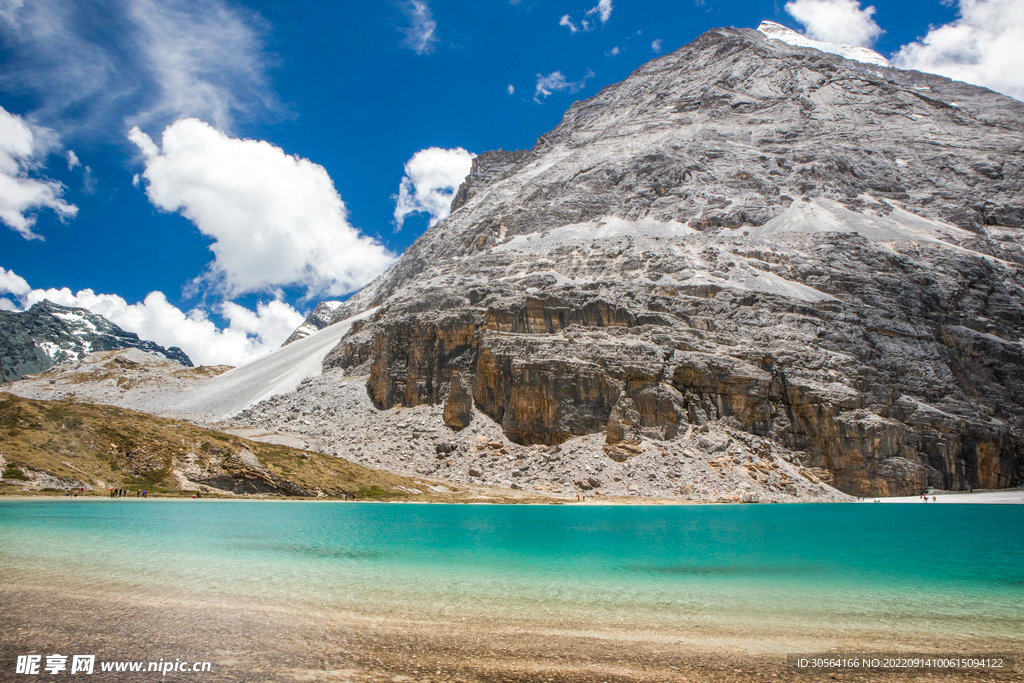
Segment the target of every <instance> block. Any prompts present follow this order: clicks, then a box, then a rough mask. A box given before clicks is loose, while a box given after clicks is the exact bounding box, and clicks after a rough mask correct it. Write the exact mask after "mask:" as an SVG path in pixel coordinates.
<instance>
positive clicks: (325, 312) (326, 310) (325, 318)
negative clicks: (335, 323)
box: [281, 301, 341, 346]
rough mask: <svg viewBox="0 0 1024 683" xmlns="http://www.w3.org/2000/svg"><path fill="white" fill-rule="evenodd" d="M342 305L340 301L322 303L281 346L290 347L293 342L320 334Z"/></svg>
mask: <svg viewBox="0 0 1024 683" xmlns="http://www.w3.org/2000/svg"><path fill="white" fill-rule="evenodd" d="M340 305H341V302H340V301H321V302H320V303H318V304H317V305H316V308H314V309H313V310H312V311H310V312H309V315H307V316H306V319H305V320H303V321H302V324H301V325H299V326H298V327H296V328H295V331H294V332H292V334H291V336H290V337H288V338H287V339H285V340H284V344H281V346H288V345H289V344H291V343H292V342H293V341H296V340H299V339H303V338H305V337H308V336H309V335H311V334H313V333H314V332H318V331H319V330H322V329H324V328H325V327H327V326H328V325H330V324H331V317H332V316H333V315H334V310H335V309H336V308H338V306H340Z"/></svg>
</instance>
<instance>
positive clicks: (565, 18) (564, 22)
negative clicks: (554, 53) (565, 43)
mask: <svg viewBox="0 0 1024 683" xmlns="http://www.w3.org/2000/svg"><path fill="white" fill-rule="evenodd" d="M558 25H559V26H565V27H566V28H567V29H569V33H577V32H578V31H579V28H578V27H577V26H576V24H574V23H572V19H570V18H569V15H568V14H564V15H562V18H561V19H559V20H558Z"/></svg>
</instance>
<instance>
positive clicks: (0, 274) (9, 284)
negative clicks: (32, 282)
mask: <svg viewBox="0 0 1024 683" xmlns="http://www.w3.org/2000/svg"><path fill="white" fill-rule="evenodd" d="M31 291H32V288H31V287H29V285H28V281H26V280H25V278H23V277H21V276H20V275H18V274H17V273H15V272H14V271H13V270H5V269H4V268H3V266H0V294H13V295H14V296H16V297H19V298H20V297H23V296H25V295H26V294H28V293H29V292H31Z"/></svg>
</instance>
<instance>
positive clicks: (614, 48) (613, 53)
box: [608, 45, 621, 57]
mask: <svg viewBox="0 0 1024 683" xmlns="http://www.w3.org/2000/svg"><path fill="white" fill-rule="evenodd" d="M619 52H621V50H619V46H618V45H616V46H615V47H613V48H612V49H611V50H609V51H608V55H609V56H610V57H614V56H615V55H617V54H619Z"/></svg>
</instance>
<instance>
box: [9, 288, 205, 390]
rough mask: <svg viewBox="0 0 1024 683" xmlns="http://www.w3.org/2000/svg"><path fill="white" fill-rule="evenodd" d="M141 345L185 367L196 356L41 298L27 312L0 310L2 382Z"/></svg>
mask: <svg viewBox="0 0 1024 683" xmlns="http://www.w3.org/2000/svg"><path fill="white" fill-rule="evenodd" d="M127 348H136V349H140V350H142V351H145V352H146V353H152V354H154V355H157V356H161V357H163V358H167V359H169V360H172V361H174V362H176V363H180V364H181V365H184V366H186V367H192V360H191V359H190V358H189V357H188V356H187V355H185V352H184V351H182V350H181V349H179V348H178V347H177V346H172V347H171V348H169V349H165V348H164V347H162V346H160V345H159V344H157V343H155V342H151V341H146V340H144V339H139V335H137V334H135V333H134V332H126V331H125V330H122V329H121V328H120V327H118V326H117V325H115V324H114V323H112V322H110V321H109V320H107V319H106V318H104V317H103V316H101V315H96V314H95V313H92V312H91V311H89V310H87V309H84V308H70V307H67V306H60V305H58V304H55V303H52V302H50V301H40V302H39V303H37V304H35V305H34V306H32V308H30V309H29V310H27V311H22V312H13V311H0V381H3V382H13V381H15V380H17V379H20V378H21V377H23V376H24V375H28V374H32V373H36V372H42V371H43V370H47V369H48V368H51V367H53V366H54V365H57V364H58V363H64V362H66V361H70V360H79V359H82V358H84V357H85V356H87V355H88V354H90V353H92V352H93V351H113V350H115V349H127Z"/></svg>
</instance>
